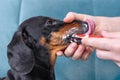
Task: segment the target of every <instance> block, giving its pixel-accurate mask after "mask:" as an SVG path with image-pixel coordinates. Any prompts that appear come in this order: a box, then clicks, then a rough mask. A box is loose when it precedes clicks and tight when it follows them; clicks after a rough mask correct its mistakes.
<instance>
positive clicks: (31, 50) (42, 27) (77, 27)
mask: <svg viewBox="0 0 120 80" xmlns="http://www.w3.org/2000/svg"><path fill="white" fill-rule="evenodd" d="M87 30H88V27H87V23H86V22H83V21H73V22H71V23H64V22H63V21H60V20H57V19H52V18H49V17H43V16H39V17H33V18H30V19H28V20H26V21H24V22H23V23H22V24H21V25H20V26H19V28H18V30H17V31H16V32H15V34H14V36H13V38H12V41H11V42H10V44H9V45H8V59H9V64H10V66H11V67H12V69H14V70H15V71H18V72H20V73H22V74H28V73H30V72H31V71H32V69H33V68H34V67H35V66H38V67H40V68H42V69H51V68H52V69H53V66H54V63H55V59H56V52H57V51H59V50H64V49H65V48H66V47H67V46H68V44H69V43H70V40H71V36H72V35H74V34H77V33H81V34H82V33H85V32H86V31H87Z"/></svg>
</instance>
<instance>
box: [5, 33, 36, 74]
mask: <svg viewBox="0 0 120 80" xmlns="http://www.w3.org/2000/svg"><path fill="white" fill-rule="evenodd" d="M7 55H8V61H9V64H10V66H11V68H12V69H13V70H15V71H17V72H19V73H22V74H28V73H29V72H31V70H32V69H33V67H34V64H35V59H34V53H33V51H32V50H31V49H30V48H29V47H28V46H26V44H25V43H24V41H23V39H22V35H21V32H16V33H15V34H14V36H13V39H12V41H11V42H10V44H9V45H8V53H7Z"/></svg>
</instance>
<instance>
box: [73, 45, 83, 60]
mask: <svg viewBox="0 0 120 80" xmlns="http://www.w3.org/2000/svg"><path fill="white" fill-rule="evenodd" d="M84 50H85V47H84V46H83V45H79V46H78V48H77V50H76V51H75V52H74V54H73V55H72V59H73V60H78V59H80V58H81V57H82V54H83V53H84Z"/></svg>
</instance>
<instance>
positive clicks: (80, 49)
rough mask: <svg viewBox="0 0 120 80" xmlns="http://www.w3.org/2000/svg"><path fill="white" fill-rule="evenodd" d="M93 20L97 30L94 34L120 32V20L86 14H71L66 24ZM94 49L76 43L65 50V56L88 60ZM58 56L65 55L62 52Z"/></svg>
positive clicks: (68, 15)
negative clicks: (74, 21)
mask: <svg viewBox="0 0 120 80" xmlns="http://www.w3.org/2000/svg"><path fill="white" fill-rule="evenodd" d="M86 19H89V20H92V21H94V22H95V25H96V28H95V31H94V32H93V34H95V35H101V31H110V32H111V31H120V27H119V26H120V23H119V22H120V21H119V20H120V19H116V18H108V17H98V16H90V15H85V14H77V13H73V12H69V13H68V14H67V15H66V17H65V18H64V22H67V23H69V22H72V21H73V20H83V21H86ZM93 50H94V49H93V48H92V47H86V46H85V45H77V44H76V43H71V44H70V45H69V46H68V47H67V48H66V50H65V52H64V55H65V56H67V57H72V58H73V59H74V60H77V59H83V60H86V59H87V58H88V57H89V55H90V54H91V53H92V52H93ZM57 55H58V56H61V55H63V52H62V51H58V52H57Z"/></svg>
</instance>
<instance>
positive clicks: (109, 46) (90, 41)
mask: <svg viewBox="0 0 120 80" xmlns="http://www.w3.org/2000/svg"><path fill="white" fill-rule="evenodd" d="M119 43H120V40H117V39H108V38H83V39H82V44H84V45H87V46H92V47H94V48H97V49H102V50H112V51H118V52H120V51H119V49H120V45H119Z"/></svg>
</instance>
